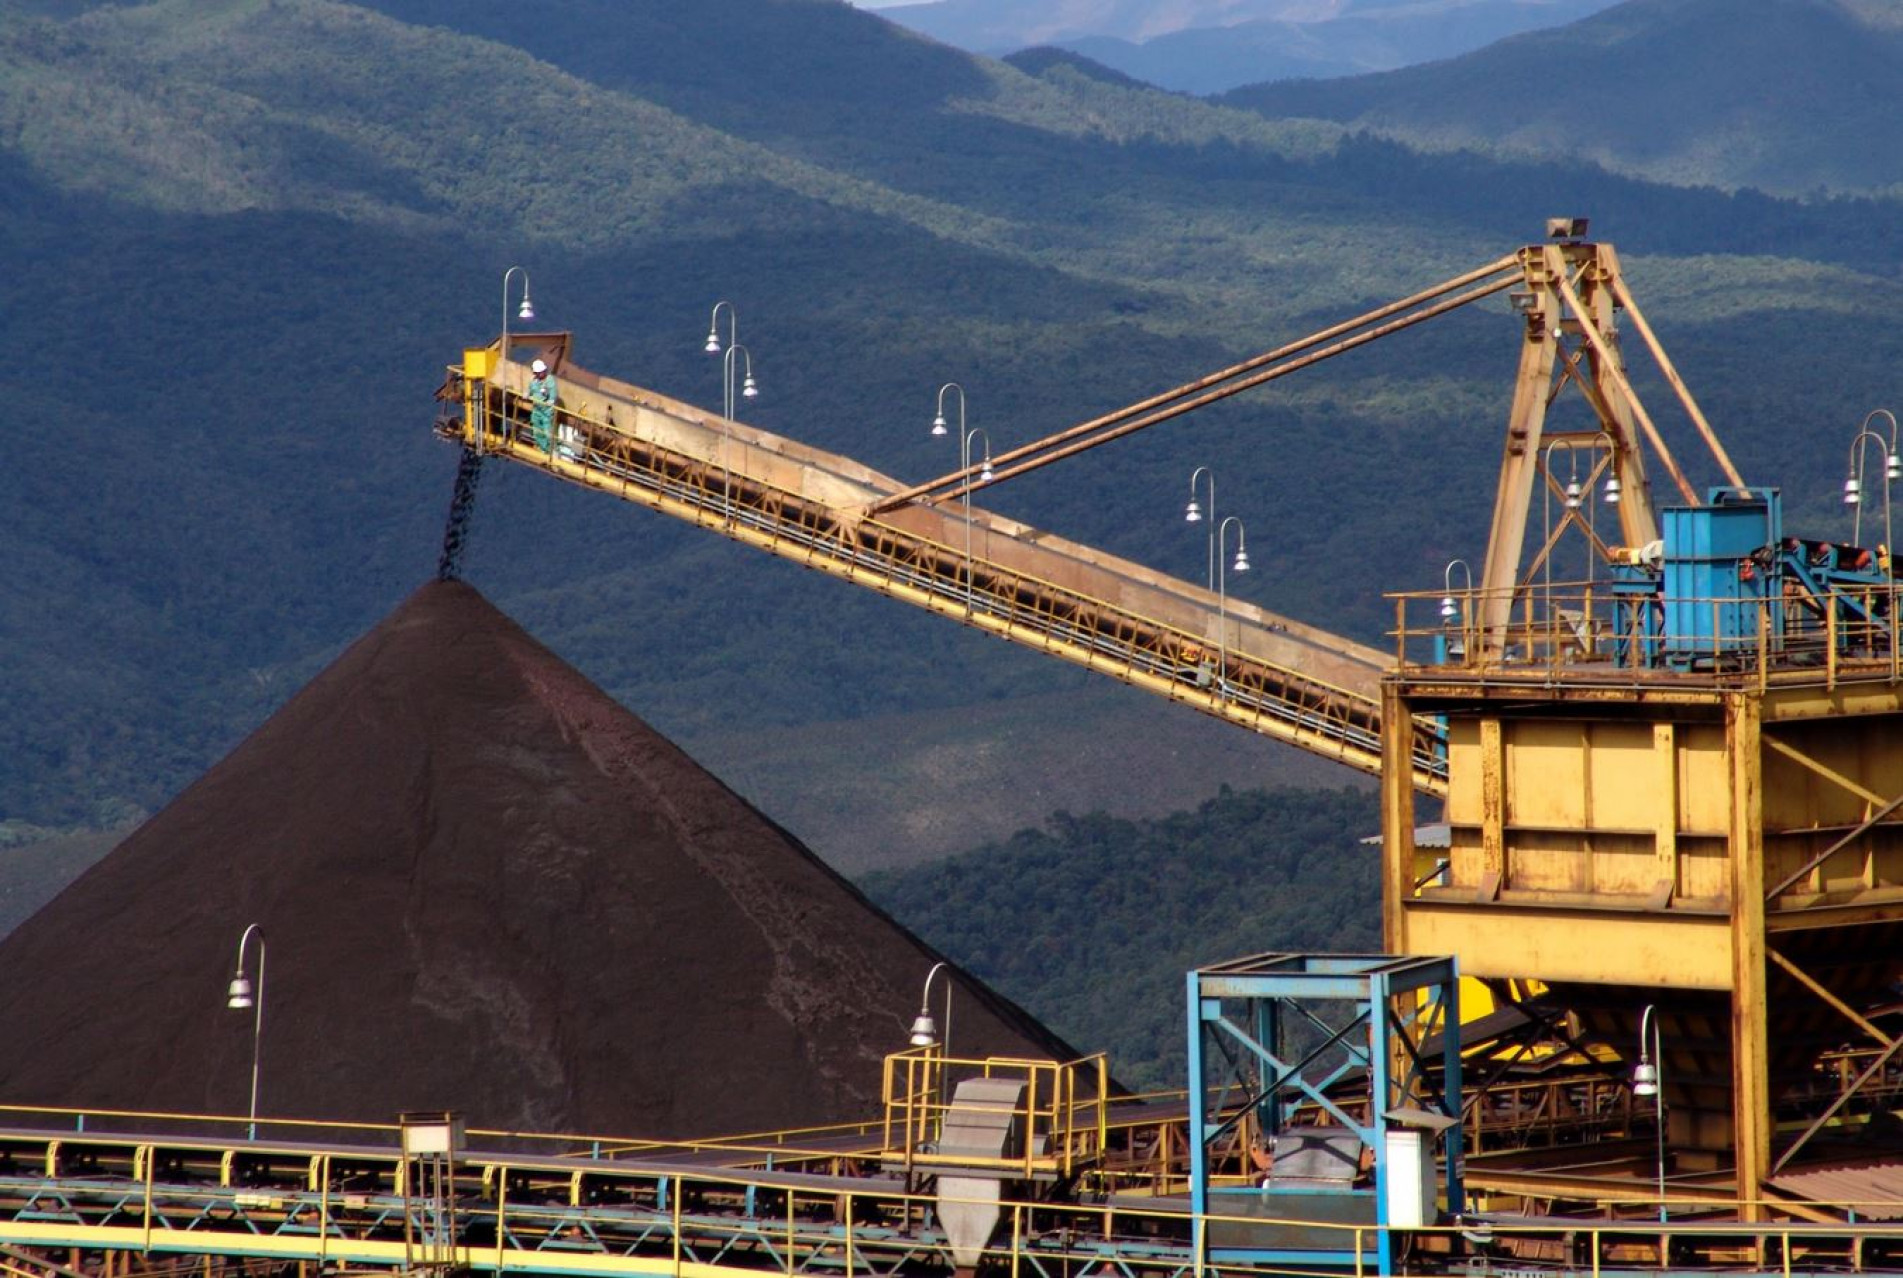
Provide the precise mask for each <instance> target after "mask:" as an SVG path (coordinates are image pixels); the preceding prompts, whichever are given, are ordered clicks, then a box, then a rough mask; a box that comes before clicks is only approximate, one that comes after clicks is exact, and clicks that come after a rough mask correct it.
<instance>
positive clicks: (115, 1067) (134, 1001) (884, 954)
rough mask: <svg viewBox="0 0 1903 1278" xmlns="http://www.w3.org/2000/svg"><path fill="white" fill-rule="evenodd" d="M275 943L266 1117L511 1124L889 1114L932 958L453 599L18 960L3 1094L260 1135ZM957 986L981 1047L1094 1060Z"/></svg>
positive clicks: (598, 1125) (234, 762)
mask: <svg viewBox="0 0 1903 1278" xmlns="http://www.w3.org/2000/svg"><path fill="white" fill-rule="evenodd" d="M868 766H874V763H873V761H870V760H869V761H868ZM252 923H256V924H258V925H259V933H260V935H261V937H262V939H263V941H264V959H265V971H264V977H263V983H264V1007H263V1015H264V1020H263V1031H262V1036H261V1040H260V1042H261V1047H262V1050H261V1068H260V1100H259V1112H260V1113H261V1114H263V1115H266V1116H273V1115H275V1116H283V1117H298V1118H323V1119H347V1120H356V1121H368V1122H387V1121H391V1120H393V1119H394V1118H395V1116H396V1115H397V1114H398V1113H399V1112H402V1111H406V1110H421V1109H450V1110H457V1111H460V1112H461V1113H463V1114H464V1115H465V1116H466V1118H467V1120H468V1121H469V1123H470V1125H471V1126H472V1127H488V1128H503V1129H509V1130H515V1131H541V1132H550V1131H563V1132H571V1133H583V1132H586V1133H596V1134H605V1135H628V1136H651V1137H685V1136H706V1135H718V1134H729V1133H736V1132H750V1131H762V1130H769V1129H775V1128H783V1127H789V1126H796V1125H806V1124H819V1123H826V1122H831V1121H838V1120H846V1119H857V1118H863V1117H871V1116H874V1115H876V1114H877V1113H878V1112H879V1085H880V1062H881V1059H882V1057H883V1056H884V1055H885V1054H886V1053H887V1052H890V1051H894V1050H897V1049H899V1048H902V1047H903V1046H904V1045H905V1043H906V1033H907V1029H908V1027H909V1025H910V1023H911V1020H912V1018H913V1016H914V1015H916V1013H917V1011H918V1007H919V1002H920V993H921V987H922V985H923V983H924V981H925V979H926V974H927V972H928V971H929V969H930V968H931V965H932V963H933V962H934V961H935V960H936V959H937V957H938V956H937V955H935V954H934V953H932V952H931V951H930V950H929V949H927V948H926V947H925V946H924V945H923V944H922V943H921V942H920V941H918V940H917V939H916V938H914V937H913V936H911V935H910V934H909V933H907V932H906V931H905V930H904V929H903V928H901V927H900V926H899V925H898V924H897V923H895V922H894V921H893V920H892V919H891V918H889V917H887V916H886V915H884V914H883V913H881V912H880V911H879V910H878V909H877V908H876V907H875V906H873V905H872V904H871V903H870V902H868V901H867V900H866V899H865V898H863V897H862V896H861V895H860V894H859V893H858V892H857V891H855V890H854V889H853V888H852V887H851V886H850V885H849V884H848V883H846V882H845V881H844V880H843V879H841V878H840V877H839V876H838V875H836V874H835V873H833V872H832V871H831V870H829V869H828V868H827V867H826V866H825V865H824V864H823V863H822V862H820V860H819V859H818V858H817V857H815V856H814V855H813V854H812V853H811V852H809V851H808V850H807V849H806V848H805V847H803V846H801V845H800V844H799V843H798V842H797V841H796V840H795V839H794V838H793V837H792V836H791V835H790V834H788V833H787V832H786V831H784V830H782V829H780V828H779V827H778V826H776V825H775V824H773V822H772V821H770V820H769V819H767V818H766V817H765V816H763V815H762V814H761V813H759V812H758V811H756V810H754V809H753V808H752V807H750V806H749V805H748V804H747V803H745V802H744V801H743V800H742V799H741V798H740V797H739V796H737V795H736V794H734V793H733V792H732V791H730V790H728V789H727V788H726V787H725V786H724V785H722V784H721V783H720V782H719V781H718V780H716V779H715V778H714V777H712V776H710V775H709V774H708V773H706V772H705V771H703V770H702V769H701V768H700V767H698V766H697V765H696V764H695V763H694V761H693V760H692V759H690V758H688V757H687V756H686V755H685V754H683V753H682V752H681V751H680V750H678V749H677V748H675V747H674V746H673V745H672V744H670V743H669V742H668V741H667V740H665V739H664V738H663V737H661V736H660V735H659V734H658V733H657V732H655V731H654V730H653V729H651V728H650V727H648V726H647V725H646V724H644V723H642V722H641V721H640V720H639V719H638V718H636V717H635V716H634V715H633V714H631V713H629V712H628V711H627V710H626V709H624V708H622V707H621V706H619V705H617V704H615V703H614V702H613V701H612V700H610V699H609V698H608V697H607V696H606V694H604V693H603V692H601V691H600V690H599V689H598V688H596V687H595V686H594V685H593V684H591V683H589V682H588V681H587V680H586V679H585V678H583V677H582V676H581V675H580V674H579V673H577V672H576V671H575V670H574V669H572V668H571V667H569V666H568V665H566V664H565V663H563V662H562V661H561V660H559V659H558V658H557V657H555V655H554V654H552V653H551V652H549V651H548V650H547V649H546V648H544V647H543V646H542V645H540V644H539V643H537V642H536V641H535V640H533V639H531V638H530V637H529V636H528V635H527V634H525V633H524V632H523V631H522V630H521V629H520V628H519V627H518V626H517V625H516V624H515V623H514V622H512V621H510V620H509V619H508V618H507V617H505V616H503V615H502V614H501V613H500V612H499V611H497V610H496V609H495V608H494V607H493V606H492V605H490V604H489V603H488V602H487V601H486V600H484V599H483V598H482V596H481V595H480V594H478V593H477V592H476V591H475V590H474V589H472V588H471V587H469V586H467V585H463V584H460V583H454V582H435V583H432V584H430V585H427V586H424V587H423V588H422V589H420V590H418V591H417V592H416V593H415V594H414V595H412V596H411V597H410V598H409V599H408V600H407V601H405V602H404V603H403V604H402V605H401V606H400V607H399V608H398V609H397V610H396V611H395V612H394V613H392V614H391V615H390V616H389V617H387V618H386V619H385V620H384V621H383V622H382V623H380V624H379V625H378V626H377V627H376V628H375V629H373V630H372V631H371V632H370V633H369V634H367V635H365V636H364V637H363V638H362V639H360V640H359V641H358V642H357V643H356V644H354V645H353V646H352V647H351V648H350V649H349V650H348V651H346V652H345V653H344V654H343V655H342V656H341V657H339V658H338V659H337V661H336V662H335V663H333V664H332V665H331V666H330V667H329V668H328V669H326V670H325V671H324V672H323V673H322V674H320V675H319V676H318V677H317V678H316V679H315V680H313V681H312V682H311V683H310V685H309V686H307V687H306V688H304V689H303V690H302V691H301V692H300V693H298V695H297V696H296V697H295V698H293V699H292V700H291V701H290V702H289V703H288V704H286V705H285V706H284V707H283V709H282V710H280V711H279V712H278V713H277V714H276V715H274V716H273V717H272V718H271V719H270V720H269V721H268V722H267V723H265V724H264V725H263V726H262V727H261V728H259V729H258V730H257V731H256V732H255V733H253V734H252V735H251V736H250V737H249V738H248V739H247V740H245V741H244V742H243V743H242V744H241V745H239V746H238V748H237V749H236V750H234V751H233V752H232V753H231V754H230V755H229V756H228V757H227V758H225V759H224V760H223V761H222V762H220V763H219V764H218V765H217V766H216V767H214V768H212V769H211V771H210V772H208V773H206V775H205V776H204V777H203V778H201V779H200V780H199V781H198V782H197V783H196V784H194V785H193V786H191V787H190V788H189V789H188V790H186V791H185V792H184V793H183V794H181V795H180V796H179V797H178V798H177V800H175V801H174V802H173V803H171V804H170V805H169V806H167V807H166V808H165V810H164V811H162V812H160V813H159V814H158V815H157V816H155V817H153V818H152V819H151V820H150V821H148V822H147V823H146V824H145V825H143V826H142V827H141V828H140V829H139V830H137V831H136V832H135V833H134V834H133V835H132V836H131V837H129V838H128V839H127V840H126V841H125V842H124V843H122V844H121V845H120V846H119V847H118V848H116V849H115V850H114V851H113V852H112V853H111V854H110V855H108V856H107V857H106V858H105V859H104V860H103V861H101V862H100V863H99V864H98V865H96V866H95V867H93V869H92V870H90V871H89V872H88V873H86V874H85V875H84V876H82V877H81V878H80V879H79V880H78V881H76V882H75V883H74V884H73V885H72V886H71V887H70V888H68V889H67V891H66V892H65V893H63V894H62V895H61V896H60V897H58V898H57V899H56V900H55V901H54V902H53V903H52V904H50V905H49V906H47V907H46V908H45V909H44V910H43V911H41V912H40V913H39V914H38V915H37V916H35V917H34V918H33V919H31V920H29V921H28V922H27V923H26V924H24V925H22V926H21V927H20V928H19V929H18V930H17V931H16V932H15V933H14V934H13V935H12V936H11V937H9V938H8V939H7V940H6V941H5V942H3V943H0V971H4V972H5V974H6V978H5V980H4V981H0V1103H8V1104H19V1105H57V1106H91V1107H113V1108H124V1109H145V1110H166V1111H189V1112H200V1113H221V1114H239V1115H242V1114H243V1113H244V1112H245V1110H246V1107H247V1105H248V1101H249V1092H250V1081H251V1068H252V1051H253V1037H252V1035H253V1028H254V1025H253V1020H252V1014H251V1013H249V1012H245V1011H234V1010H231V1009H229V1008H228V1007H227V1006H226V986H227V983H228V982H229V981H230V980H231V978H232V976H233V974H234V970H235V967H236V962H237V957H238V956H237V950H238V944H239V938H240V935H241V933H242V932H243V931H244V930H245V928H246V926H247V925H248V924H252ZM252 948H253V952H252V953H251V954H250V955H248V956H247V967H248V968H252V969H255V966H256V959H257V957H258V954H257V952H256V950H257V947H256V944H255V942H254V944H253V947H252ZM950 974H951V975H952V976H953V977H954V985H955V992H954V994H953V1009H952V1015H953V1024H952V1026H951V1029H952V1035H953V1038H952V1042H951V1045H950V1046H951V1050H952V1051H953V1052H954V1053H955V1054H957V1055H959V1056H968V1055H986V1054H1000V1055H1002V1054H1008V1055H1013V1056H1035V1057H1051V1056H1056V1057H1058V1058H1060V1059H1061V1058H1063V1057H1065V1056H1067V1055H1069V1054H1070V1050H1071V1049H1069V1048H1068V1047H1067V1046H1066V1045H1065V1044H1063V1043H1062V1042H1061V1041H1059V1040H1058V1039H1056V1038H1055V1037H1054V1036H1053V1035H1052V1034H1050V1032H1049V1031H1047V1030H1045V1029H1044V1028H1043V1027H1041V1026H1040V1025H1038V1024H1037V1023H1036V1022H1035V1021H1034V1020H1033V1019H1031V1018H1030V1017H1029V1016H1028V1015H1027V1014H1025V1013H1024V1012H1023V1011H1022V1010H1020V1009H1019V1008H1017V1007H1016V1006H1014V1005H1013V1004H1011V1003H1010V1002H1009V1001H1007V1000H1005V999H1003V998H1002V997H1000V996H999V995H997V994H996V993H994V992H992V991H990V990H988V989H986V988H985V987H984V986H983V985H982V984H980V983H978V982H976V981H974V980H973V979H971V978H969V977H966V976H964V975H963V974H960V973H957V972H956V971H955V969H953V970H950ZM253 975H255V970H254V971H253ZM943 988H944V986H943V983H942V979H941V982H940V983H938V984H937V985H936V987H935V989H934V993H933V1003H934V1013H935V1014H936V1015H939V1016H942V1015H943V1013H942V1011H941V1010H939V1007H938V1004H939V1001H940V996H941V994H942V991H943ZM266 1130H267V1132H268V1130H269V1129H268V1128H267V1129H266Z"/></svg>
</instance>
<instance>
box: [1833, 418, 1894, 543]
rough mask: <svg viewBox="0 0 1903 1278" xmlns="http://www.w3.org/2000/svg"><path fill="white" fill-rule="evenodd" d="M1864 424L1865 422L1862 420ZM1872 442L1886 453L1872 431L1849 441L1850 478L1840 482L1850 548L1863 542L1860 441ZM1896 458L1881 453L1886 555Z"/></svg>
mask: <svg viewBox="0 0 1903 1278" xmlns="http://www.w3.org/2000/svg"><path fill="white" fill-rule="evenodd" d="M1864 420H1865V421H1868V420H1869V419H1868V418H1865V419H1864ZM1870 439H1874V440H1875V441H1876V442H1877V447H1878V448H1885V449H1889V448H1890V446H1889V445H1888V444H1886V443H1885V442H1884V439H1883V436H1881V435H1879V434H1877V433H1876V432H1875V431H1873V430H1859V431H1858V432H1857V437H1856V438H1855V439H1853V440H1851V441H1850V474H1849V477H1848V478H1846V479H1845V480H1844V505H1846V506H1849V507H1850V508H1851V511H1852V514H1851V518H1850V544H1851V545H1853V546H1857V545H1861V544H1862V539H1863V461H1864V457H1865V456H1866V452H1867V450H1866V449H1865V448H1864V441H1865V440H1870ZM1897 461H1898V458H1897V456H1896V453H1895V451H1894V449H1891V450H1890V451H1886V452H1885V453H1884V464H1883V546H1884V549H1885V550H1886V551H1888V550H1889V549H1890V548H1891V547H1892V545H1893V539H1892V536H1891V530H1892V523H1891V519H1890V484H1891V482H1892V481H1893V480H1895V479H1896V478H1897V474H1898V473H1899V472H1903V466H1899V465H1896V464H1895V463H1897Z"/></svg>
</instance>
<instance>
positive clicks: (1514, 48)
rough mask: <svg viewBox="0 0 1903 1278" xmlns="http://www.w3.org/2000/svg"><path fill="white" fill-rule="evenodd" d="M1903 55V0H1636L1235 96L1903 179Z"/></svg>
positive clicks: (1658, 152) (1694, 177)
mask: <svg viewBox="0 0 1903 1278" xmlns="http://www.w3.org/2000/svg"><path fill="white" fill-rule="evenodd" d="M1899 65H1903V10H1899V9H1898V7H1897V6H1896V5H1894V4H1890V3H1882V2H1881V0H1628V2H1627V3H1624V4H1620V5H1617V6H1615V7H1613V8H1611V9H1608V10H1606V11H1605V12H1602V13H1598V14H1594V15H1592V16H1591V17H1588V18H1584V19H1582V20H1580V21H1578V22H1575V23H1572V24H1571V25H1568V26H1564V27H1558V28H1554V29H1551V30H1546V31H1537V32H1531V33H1529V34H1526V35H1523V36H1518V37H1516V38H1513V39H1510V40H1503V41H1501V42H1499V43H1498V44H1495V45H1492V46H1489V47H1488V48H1485V49H1481V50H1479V51H1477V52H1474V53H1469V54H1465V55H1463V56H1461V57H1458V58H1451V59H1448V60H1447V61H1445V62H1436V63H1430V64H1427V65H1422V66H1415V67H1407V68H1404V69H1402V70H1399V71H1391V72H1386V73H1383V74H1378V75H1365V76H1356V77H1352V78H1346V79H1338V80H1325V81H1324V80H1290V81H1281V82H1277V83H1271V84H1257V85H1250V86H1247V87H1245V88H1240V89H1233V90H1231V91H1230V92H1228V93H1226V94H1223V95H1221V97H1220V99H1219V100H1220V101H1222V102H1224V103H1226V104H1228V105H1232V106H1240V107H1247V108H1249V109H1252V110H1255V111H1259V112H1261V113H1262V114H1263V115H1265V116H1268V117H1272V118H1278V119H1279V118H1284V117H1305V118H1312V119H1316V120H1327V121H1331V122H1334V123H1337V124H1340V125H1343V126H1347V127H1350V128H1356V129H1369V130H1373V131H1376V132H1379V133H1381V134H1383V135H1385V136H1388V137H1393V138H1398V139H1401V140H1403V141H1406V142H1408V143H1411V144H1414V145H1418V146H1423V147H1428V148H1432V149H1436V150H1445V149H1452V148H1473V149H1477V150H1481V151H1484V152H1487V153H1490V154H1494V155H1502V156H1525V155H1533V156H1553V155H1564V156H1571V157H1576V158H1577V159H1578V160H1579V161H1582V162H1586V163H1592V164H1598V165H1601V166H1603V167H1605V168H1606V169H1608V170H1612V171H1616V172H1622V173H1628V174H1632V175H1635V176H1638V177H1643V178H1647V179H1650V180H1653V181H1658V182H1666V183H1673V184H1680V185H1695V184H1704V185H1711V186H1716V187H1723V188H1727V189H1737V188H1743V187H1756V188H1758V189H1760V190H1764V191H1772V192H1780V193H1785V194H1789V195H1800V196H1802V195H1812V194H1815V193H1818V192H1825V191H1882V192H1888V193H1890V194H1892V195H1895V194H1898V193H1903V137H1900V136H1899V135H1898V132H1897V129H1896V127H1895V124H1896V119H1897V116H1898V112H1899V110H1900V109H1903V86H1900V85H1899V84H1898V81H1897V76H1896V68H1897V67H1898V66H1899Z"/></svg>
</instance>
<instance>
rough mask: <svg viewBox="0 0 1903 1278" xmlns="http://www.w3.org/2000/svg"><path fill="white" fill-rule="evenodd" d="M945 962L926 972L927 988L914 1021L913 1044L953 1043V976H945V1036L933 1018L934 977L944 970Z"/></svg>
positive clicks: (918, 1045)
mask: <svg viewBox="0 0 1903 1278" xmlns="http://www.w3.org/2000/svg"><path fill="white" fill-rule="evenodd" d="M944 967H945V964H944V963H943V962H938V963H934V964H932V970H931V971H929V972H927V973H926V974H925V989H924V991H923V992H922V993H921V994H920V995H919V1000H918V1016H917V1018H916V1019H914V1020H913V1021H912V1046H913V1047H936V1046H939V1045H940V1044H941V1043H943V1044H946V1045H949V1044H950V1043H951V991H952V987H951V978H950V977H949V976H948V977H946V978H945V1036H944V1038H943V1039H941V1038H940V1037H939V1034H938V1023H937V1022H936V1021H934V1020H933V1019H932V978H933V977H935V976H937V975H938V974H939V972H941V971H942V970H944Z"/></svg>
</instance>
